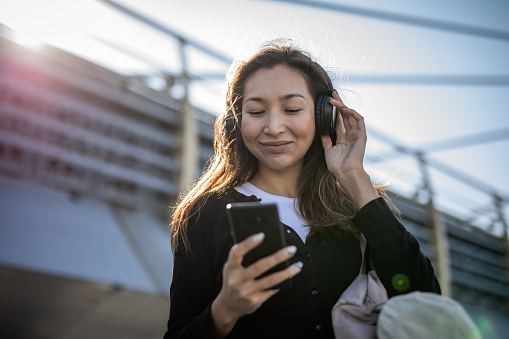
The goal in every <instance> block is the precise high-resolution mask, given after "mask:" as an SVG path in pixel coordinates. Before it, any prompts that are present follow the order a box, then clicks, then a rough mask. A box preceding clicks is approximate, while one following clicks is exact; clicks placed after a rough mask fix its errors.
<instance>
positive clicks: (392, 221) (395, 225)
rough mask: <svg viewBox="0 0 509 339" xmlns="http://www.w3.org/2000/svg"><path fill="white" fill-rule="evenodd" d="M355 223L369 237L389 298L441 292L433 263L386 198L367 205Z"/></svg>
mask: <svg viewBox="0 0 509 339" xmlns="http://www.w3.org/2000/svg"><path fill="white" fill-rule="evenodd" d="M353 223H354V225H355V226H356V227H357V228H358V229H359V230H360V231H361V232H362V234H364V236H365V237H366V240H367V243H368V247H367V248H368V252H369V256H370V259H371V262H372V263H373V266H374V268H375V269H376V272H377V275H378V277H379V278H380V280H381V281H382V283H383V285H384V286H385V288H386V290H387V293H388V295H389V297H392V296H395V295H399V294H404V293H409V292H413V291H423V292H435V293H441V291H440V285H439V283H438V281H437V279H436V277H435V273H434V269H433V266H432V264H431V261H430V260H429V259H428V258H427V257H426V256H424V254H422V252H421V250H420V245H419V242H418V241H417V239H416V238H415V237H414V236H413V235H412V234H410V233H409V232H408V231H407V230H406V229H405V227H404V226H403V225H402V224H401V222H400V221H399V220H398V218H397V217H396V216H395V215H394V214H393V213H392V211H391V210H390V208H389V207H388V206H387V204H386V202H385V200H384V199H383V198H378V199H375V200H372V201H370V202H369V203H368V204H366V205H365V206H363V207H362V208H361V209H360V210H359V211H358V212H357V214H356V216H355V217H354V218H353Z"/></svg>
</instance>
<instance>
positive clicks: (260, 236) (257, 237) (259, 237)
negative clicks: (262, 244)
mask: <svg viewBox="0 0 509 339" xmlns="http://www.w3.org/2000/svg"><path fill="white" fill-rule="evenodd" d="M263 238H265V233H263V232H262V233H257V234H255V235H254V236H253V239H252V241H253V242H258V241H260V240H262V239H263Z"/></svg>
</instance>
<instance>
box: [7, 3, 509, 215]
mask: <svg viewBox="0 0 509 339" xmlns="http://www.w3.org/2000/svg"><path fill="white" fill-rule="evenodd" d="M304 2H307V3H309V4H311V5H302V4H296V3H295V2H292V1H280V2H278V1H245V0H237V1H234V0H218V1H205V0H188V1H174V0H118V3H120V4H122V5H124V6H126V7H129V8H131V9H133V10H136V11H138V12H139V13H141V14H143V15H144V16H147V17H150V18H151V19H153V20H155V21H157V22H159V23H162V24H164V25H166V26H168V27H170V28H172V29H173V30H175V31H178V32H180V33H181V34H183V35H185V36H187V37H189V38H190V39H192V40H194V41H197V42H199V43H200V44H203V45H205V46H207V47H209V48H211V49H213V50H215V51H218V52H219V53H221V54H222V55H224V56H226V57H227V58H229V59H231V60H237V59H245V58H247V57H249V55H251V54H252V53H253V52H254V51H255V50H256V49H257V48H258V47H259V46H260V45H261V44H262V43H263V42H264V41H267V40H270V39H273V38H278V37H285V38H291V39H292V40H293V41H294V42H295V43H296V44H298V45H299V46H301V47H302V48H303V49H305V50H307V51H309V52H310V53H311V54H312V55H313V57H314V58H315V59H316V60H317V61H318V62H319V63H320V64H322V65H323V66H324V67H325V68H326V69H327V70H328V71H330V72H331V73H334V74H335V75H336V78H335V79H336V82H335V85H336V88H338V89H339V91H340V93H341V95H342V96H343V97H344V99H345V102H346V103H347V104H348V106H350V107H353V108H355V109H356V110H357V111H358V112H360V113H361V114H362V115H363V116H364V117H365V119H366V122H367V126H368V137H369V142H368V155H373V156H375V157H376V155H377V154H385V153H387V152H389V153H390V152H391V148H390V147H389V146H388V145H387V143H386V142H382V140H381V138H380V137H379V136H380V135H382V136H388V137H389V138H390V140H391V141H394V142H397V143H399V144H401V145H404V146H405V147H409V148H412V149H424V150H426V147H429V146H430V145H431V144H432V143H435V142H438V141H444V140H449V139H455V138H464V137H466V136H471V135H476V134H479V133H481V134H485V135H484V137H483V138H481V139H484V140H486V136H491V137H492V138H495V139H496V140H494V141H493V140H492V141H490V142H484V143H480V144H475V145H465V143H463V144H461V145H460V146H459V147H455V148H452V149H441V150H437V151H434V152H431V153H427V154H426V157H427V159H429V160H430V161H432V162H433V161H434V162H437V163H439V164H445V165H446V166H449V167H451V168H454V169H455V170H457V171H459V172H460V173H464V174H465V175H467V176H469V177H472V178H474V179H475V181H476V182H479V183H480V185H484V186H487V187H489V188H490V189H493V190H494V191H496V192H498V194H500V195H502V196H504V197H506V198H507V199H508V201H509V182H508V180H507V173H508V172H509V156H508V153H509V152H508V150H509V115H508V114H507V113H508V112H507V107H509V85H508V81H507V79H508V78H509V38H508V35H509V21H508V20H507V14H508V13H509V3H507V2H505V1H492V0H488V1H486V0H468V1H464V0H462V1H460V0H450V1H438V0H430V1H425V2H423V1H394V0H392V1H384V2H379V1H374V0H373V1H372V0H357V1H353V0H352V1H348V0H344V1H332V0H329V1H320V2H318V1H311V0H309V1H304ZM327 4H332V5H339V9H340V10H339V11H338V10H335V9H334V8H330V7H328V6H327ZM336 8H338V6H337V7H336ZM373 13H374V14H375V15H378V17H380V15H386V14H389V15H391V16H392V18H394V16H395V15H399V16H403V17H405V18H408V17H411V18H414V19H410V21H412V20H413V22H419V21H423V20H424V21H426V20H435V21H440V22H446V23H448V24H455V25H456V26H461V27H463V26H468V27H470V28H472V27H473V28H477V29H474V31H477V32H478V31H479V30H480V29H482V30H490V32H491V33H493V32H496V33H502V34H499V35H500V36H502V37H500V36H499V37H495V38H494V37H486V36H480V35H475V34H465V33H457V32H452V31H447V30H441V29H437V28H436V26H435V27H434V26H433V25H432V26H431V27H423V26H418V25H414V24H403V23H401V22H397V21H394V20H392V21H391V20H383V19H379V18H375V17H373V16H372V15H373ZM0 22H1V23H3V24H5V25H8V26H10V27H11V28H13V29H14V30H16V31H18V32H20V33H22V34H20V35H19V36H18V39H20V41H22V40H21V39H22V38H23V39H25V40H24V42H23V43H25V44H28V45H29V46H32V47H33V48H40V45H38V44H37V42H40V41H44V42H46V43H50V44H53V45H55V46H58V47H59V48H63V49H65V50H67V51H71V52H72V53H75V54H77V55H79V56H81V57H84V58H87V59H89V60H92V61H94V62H97V63H99V64H101V65H103V66H105V67H109V68H112V69H114V70H115V71H117V72H119V73H121V74H126V75H128V74H134V73H154V74H155V73H157V72H161V70H165V71H169V72H171V73H175V74H177V73H178V72H180V69H181V65H180V62H179V58H178V49H177V48H176V45H175V42H174V41H173V40H172V39H169V38H168V37H166V36H164V35H162V34H160V33H158V32H155V31H153V30H152V29H149V28H147V27H144V26H143V25H141V24H139V23H136V22H134V21H132V20H128V19H126V18H125V16H122V15H120V14H119V13H118V12H116V11H115V10H112V9H111V8H110V7H108V6H107V5H105V4H104V2H103V1H99V0H73V1H66V0H47V1H44V2H42V1H38V0H2V1H1V2H0ZM462 25H463V26H462ZM504 32H505V35H504V34H503V33H504ZM30 41H31V42H30ZM38 46H39V47H38ZM133 56H136V57H133ZM189 58H190V59H189V61H190V62H189V63H190V69H191V70H192V71H193V72H195V73H199V72H216V73H225V74H226V72H227V71H228V64H225V63H223V62H219V61H217V60H213V59H211V58H210V57H207V56H204V55H203V54H201V53H200V52H197V51H196V50H193V49H192V48H191V49H190V50H189ZM409 75H412V76H416V77H419V76H420V77H422V76H430V75H440V76H449V77H453V78H454V77H467V76H468V77H470V78H474V79H477V78H476V77H492V78H493V77H495V78H496V77H499V78H502V79H505V85H493V84H491V85H482V84H475V85H472V84H470V85H465V84H462V85H457V84H456V85H451V84H448V83H444V82H443V81H442V82H441V81H435V83H433V84H431V85H429V84H428V85H423V84H416V83H411V84H409V83H408V82H406V83H405V82H403V83H402V82H400V83H390V82H389V83H388V82H387V80H386V79H394V78H395V77H396V78H397V77H398V76H403V77H404V76H409ZM492 78H490V79H492ZM366 79H367V80H366ZM467 80H468V79H467ZM223 84H224V78H218V79H217V80H215V81H207V82H199V83H196V84H195V85H193V87H192V88H193V91H192V93H191V99H192V103H193V104H194V105H195V106H197V107H200V108H203V109H205V110H207V111H209V112H210V113H211V114H217V112H219V111H221V110H222V109H223V100H222V98H224V92H223V90H224V86H223ZM173 94H175V95H178V93H173ZM370 131H371V132H370ZM471 140H473V139H471ZM393 153H394V152H393ZM366 164H367V169H368V171H370V174H371V175H372V177H373V178H375V179H377V180H380V181H381V183H389V184H391V185H393V187H394V188H396V189H397V190H399V192H401V193H405V194H411V193H412V192H413V191H414V190H415V185H416V182H418V181H420V180H421V178H420V174H419V169H418V166H417V165H416V161H415V159H413V158H409V157H402V156H399V157H396V158H395V159H394V160H390V161H384V162H382V163H377V164H370V163H369V161H367V162H366ZM430 171H431V177H432V182H433V185H434V187H435V189H436V190H437V191H440V192H443V193H441V194H439V197H440V199H439V202H440V203H441V204H442V207H443V209H447V208H452V209H456V210H458V209H459V210H461V208H462V207H463V208H466V207H468V208H466V209H467V210H465V211H461V212H460V213H464V215H463V216H466V215H467V214H468V213H472V212H471V211H468V209H469V208H470V206H471V204H472V203H473V202H475V201H477V202H481V203H482V204H490V203H491V202H490V200H489V197H488V196H486V195H485V194H484V193H482V192H480V191H479V190H476V189H474V190H472V189H471V188H469V187H465V185H463V184H461V183H460V182H457V180H455V178H452V177H450V176H446V175H443V173H442V172H441V171H437V170H435V169H430ZM456 177H458V176H456ZM407 181H411V182H412V184H407V183H406V182H407ZM464 199H466V200H467V202H465V201H464ZM447 200H452V201H455V202H454V203H451V202H448V201H447ZM452 205H457V206H455V207H452ZM508 205H509V202H508V203H506V206H508ZM506 214H507V215H509V207H506Z"/></svg>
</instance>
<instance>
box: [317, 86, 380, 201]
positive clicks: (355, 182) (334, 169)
mask: <svg viewBox="0 0 509 339" xmlns="http://www.w3.org/2000/svg"><path fill="white" fill-rule="evenodd" d="M332 97H333V99H331V100H330V103H331V104H332V105H333V106H335V107H336V108H337V111H338V116H337V119H336V136H337V138H336V145H334V146H333V145H332V141H331V139H330V137H329V136H328V135H322V145H323V149H324V151H325V161H326V162H327V168H328V169H329V171H330V172H331V173H332V174H334V176H335V177H336V179H337V180H338V182H339V184H340V185H341V187H343V189H344V190H345V191H346V192H347V194H348V195H349V196H350V198H351V199H352V200H353V201H354V203H355V204H356V206H357V208H358V209H360V208H361V207H362V206H364V205H365V204H366V203H368V202H369V201H371V200H373V199H376V198H378V193H377V192H376V190H375V189H374V187H373V185H372V183H371V180H370V178H369V175H368V174H367V173H366V171H365V170H364V154H365V151H366V142H367V135H366V125H365V124H364V118H363V117H362V116H361V115H360V114H359V113H357V112H356V111H355V110H353V109H351V108H348V107H346V106H345V104H344V103H343V100H341V98H340V97H339V95H338V93H337V92H336V91H333V93H332Z"/></svg>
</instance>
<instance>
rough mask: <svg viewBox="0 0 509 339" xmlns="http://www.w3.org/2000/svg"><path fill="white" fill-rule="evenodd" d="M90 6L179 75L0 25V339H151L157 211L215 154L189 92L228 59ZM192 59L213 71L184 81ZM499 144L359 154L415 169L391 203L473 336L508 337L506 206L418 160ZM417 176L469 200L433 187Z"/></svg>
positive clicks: (161, 289) (160, 289)
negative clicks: (144, 33)
mask: <svg viewBox="0 0 509 339" xmlns="http://www.w3.org/2000/svg"><path fill="white" fill-rule="evenodd" d="M101 2H102V3H104V4H106V5H107V6H108V7H110V10H112V11H114V12H115V13H117V14H120V15H122V16H124V17H125V18H126V20H131V21H132V22H131V24H136V25H140V26H143V27H145V28H148V29H150V30H153V31H154V32H156V33H157V34H162V37H164V39H167V41H168V42H169V43H171V44H172V46H173V47H172V48H173V49H174V54H175V55H176V56H177V57H178V60H179V62H178V63H179V65H180V66H179V67H177V68H176V69H175V68H174V69H170V68H169V67H168V68H165V67H163V66H161V65H157V64H156V65H153V66H154V67H152V68H150V70H149V71H147V72H130V73H129V72H128V73H126V72H123V71H120V70H118V69H115V67H114V65H113V66H112V65H109V66H105V65H101V64H99V63H97V62H94V61H91V60H87V59H85V58H82V57H79V56H76V55H74V54H72V53H69V52H65V51H63V50H61V49H57V48H54V47H52V46H49V45H46V46H43V48H39V49H37V50H33V49H30V48H27V47H25V46H23V45H19V44H18V43H16V39H15V36H16V34H15V33H16V32H14V31H12V30H11V29H9V28H8V27H6V26H0V310H2V314H4V315H5V317H6V319H7V321H4V323H3V324H2V325H0V335H1V336H5V337H19V338H25V337H26V338H34V337H44V338H81V337H83V338H85V337H86V338H90V337H109V338H117V337H118V338H131V337H133V338H134V337H137V338H138V337H145V338H150V337H160V336H161V334H162V333H163V332H164V325H165V320H166V317H167V312H168V300H167V298H168V296H167V295H168V290H169V283H170V280H171V260H172V256H171V250H170V246H169V231H168V228H167V226H168V222H169V216H170V208H169V207H171V206H174V205H175V203H176V202H177V200H178V196H179V194H180V193H181V192H185V191H186V189H187V187H188V186H189V184H190V183H191V182H192V181H193V180H194V179H195V178H197V177H198V176H199V175H200V173H201V172H202V170H203V168H204V167H205V166H206V163H207V161H208V160H209V159H210V157H211V156H212V154H213V149H212V141H213V132H212V124H213V121H214V114H211V113H210V112H207V111H205V110H203V109H200V108H197V107H194V106H193V105H192V102H191V100H190V95H191V92H192V91H193V88H194V87H193V86H194V84H195V83H201V84H203V83H207V82H208V81H217V80H218V79H224V78H225V71H226V69H227V68H228V66H229V64H230V63H231V60H230V59H229V58H228V57H226V56H224V55H222V54H221V53H219V52H217V51H215V50H213V49H211V48H210V47H207V46H205V45H203V44H201V43H199V42H197V41H195V40H193V39H191V38H189V37H186V36H185V35H183V34H180V33H179V32H177V31H175V30H173V29H171V28H169V27H167V26H165V25H163V24H161V23H159V22H156V21H154V20H152V19H150V18H148V17H146V16H143V15H141V14H140V13H138V12H136V11H133V10H131V9H129V8H127V7H125V6H122V5H120V4H118V3H116V2H113V1H110V0H102V1H101ZM98 39H100V38H98ZM102 42H103V43H106V44H109V46H110V47H112V48H114V49H116V50H117V51H118V52H121V53H125V54H128V55H130V56H131V57H133V58H138V59H140V58H142V57H141V56H139V55H133V52H132V51H130V50H128V49H127V48H126V47H125V46H122V45H114V44H112V43H111V42H107V41H102ZM194 54H200V55H201V56H202V57H208V58H211V59H213V60H214V62H215V63H219V64H221V65H223V66H224V69H225V71H224V72H220V71H217V70H214V71H210V72H207V71H206V72H195V71H194V70H193V69H192V67H191V66H190V65H191V62H190V60H189V58H190V55H194ZM142 61H143V62H145V63H149V64H152V63H153V62H154V61H153V60H142ZM435 80H436V81H441V78H440V77H437V79H435ZM462 80H465V79H462ZM492 80H493V81H503V79H492ZM359 81H367V82H369V81H375V82H376V81H383V79H380V78H377V77H373V78H372V79H370V78H369V77H365V78H364V80H362V79H360V80H359ZM387 81H390V82H394V81H400V82H402V83H405V82H408V81H419V79H415V78H413V79H410V78H408V79H402V78H399V80H398V78H397V77H394V78H390V77H389V78H388V79H387ZM426 81H429V82H433V81H434V79H433V78H427V79H426ZM456 81H458V79H456ZM466 81H469V80H468V79H466ZM470 81H477V80H476V79H470ZM507 135H508V133H507V131H505V130H500V131H497V132H496V133H490V134H478V135H473V136H470V137H464V138H459V139H453V140H449V141H445V142H444V141H443V142H440V143H434V144H427V145H422V146H419V147H415V146H414V147H409V146H406V145H404V144H401V143H400V142H398V141H397V140H395V139H394V138H392V137H391V136H390V135H386V134H384V133H382V132H380V131H377V129H376V128H370V137H371V138H374V139H376V141H377V142H378V143H380V144H383V145H384V146H385V147H384V149H383V151H380V152H369V150H368V153H367V154H366V166H367V169H368V172H369V173H370V175H371V176H372V177H373V178H376V177H378V176H379V175H380V174H383V173H387V171H389V172H390V171H391V161H392V160H394V159H401V158H406V159H411V160H412V161H413V163H414V165H415V166H414V171H411V172H410V173H408V174H407V173H403V174H402V177H403V178H404V179H406V181H405V182H404V183H403V184H402V185H398V186H397V187H394V189H391V191H390V195H391V197H392V198H393V200H394V202H395V204H396V205H397V206H398V208H399V209H400V210H401V212H402V215H403V219H402V222H403V224H404V225H405V227H406V228H407V229H409V230H410V231H411V232H412V233H413V234H414V235H415V236H416V237H417V238H418V240H419V242H420V243H421V246H422V250H423V252H424V253H425V254H426V255H427V256H428V257H429V258H430V259H431V260H432V262H433V264H434V266H435V268H436V270H437V275H438V277H439V280H440V283H441V286H442V288H443V291H444V294H445V295H448V296H450V297H452V298H454V299H455V300H457V301H459V302H460V303H461V304H462V305H464V307H465V308H466V310H467V311H468V312H469V314H470V315H471V316H472V318H473V319H474V321H475V323H476V324H477V326H478V327H479V329H480V330H481V332H483V335H484V337H485V338H502V337H503V335H502V334H503V333H507V331H508V330H509V327H508V326H509V325H508V324H509V322H508V320H509V311H508V305H509V279H508V277H509V276H508V262H509V261H508V242H507V239H508V234H507V230H508V220H509V219H508V216H507V215H505V213H506V211H507V209H508V204H509V197H507V196H504V195H503V194H501V193H500V192H498V191H497V190H496V189H495V188H493V187H489V185H486V184H484V183H483V182H482V181H480V180H478V179H476V178H472V177H470V176H469V175H467V174H465V173H463V172H462V171H460V170H458V169H456V168H451V167H450V166H448V165H446V164H444V163H441V162H439V161H437V160H435V159H433V158H432V157H431V156H430V155H431V154H432V153H433V152H434V151H437V150H442V149H446V148H454V147H462V145H465V144H472V143H485V142H490V141H491V140H499V139H503V138H507ZM387 164H388V165H387ZM431 171H438V172H440V173H441V174H442V175H443V176H444V177H447V178H449V180H450V182H451V183H452V184H451V185H453V186H457V185H461V186H462V187H464V188H466V191H468V192H475V193H472V196H474V195H475V198H472V196H468V195H467V196H462V195H459V194H458V193H457V192H453V191H450V190H448V187H442V186H440V185H437V184H436V183H434V182H433V179H432V177H431V176H430V172H431ZM464 191H465V190H464Z"/></svg>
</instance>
